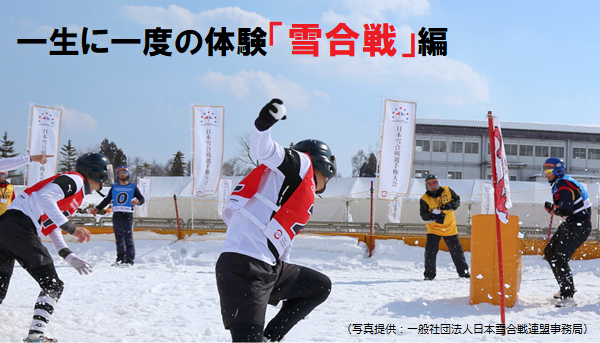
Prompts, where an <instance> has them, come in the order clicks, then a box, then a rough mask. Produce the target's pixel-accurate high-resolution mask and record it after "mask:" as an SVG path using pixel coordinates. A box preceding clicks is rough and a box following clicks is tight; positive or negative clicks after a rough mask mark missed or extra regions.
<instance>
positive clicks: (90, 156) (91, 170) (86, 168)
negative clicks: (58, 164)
mask: <svg viewBox="0 0 600 343" xmlns="http://www.w3.org/2000/svg"><path fill="white" fill-rule="evenodd" d="M109 164H110V161H109V160H108V158H107V157H106V156H104V155H102V154H99V153H97V152H88V153H87V154H85V155H82V156H81V157H79V158H78V159H77V162H76V163H75V171H76V172H78V173H79V174H81V175H83V176H84V177H87V178H90V179H92V180H94V181H96V182H98V183H99V184H101V185H102V184H103V183H104V182H105V181H106V180H108V173H107V171H106V167H107V166H108V165H109Z"/></svg>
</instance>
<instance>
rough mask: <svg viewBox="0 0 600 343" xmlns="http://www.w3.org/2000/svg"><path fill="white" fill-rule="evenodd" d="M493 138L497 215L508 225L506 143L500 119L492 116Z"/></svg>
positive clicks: (491, 140) (508, 202) (508, 195)
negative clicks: (503, 138)
mask: <svg viewBox="0 0 600 343" xmlns="http://www.w3.org/2000/svg"><path fill="white" fill-rule="evenodd" d="M491 132H492V137H490V142H491V148H493V149H492V151H493V156H491V158H493V159H494V160H495V162H494V163H495V166H496V170H492V172H493V173H494V174H495V175H496V180H497V183H496V187H495V189H494V194H495V198H496V213H497V214H498V217H499V218H500V221H501V222H503V223H504V224H506V223H508V215H509V214H508V210H509V209H510V208H511V207H512V202H511V201H510V187H509V179H510V176H509V174H508V163H507V162H506V151H505V150H504V142H503V140H502V129H501V128H500V121H499V120H498V117H493V116H492V130H491Z"/></svg>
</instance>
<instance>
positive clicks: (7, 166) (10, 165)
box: [0, 155, 30, 171]
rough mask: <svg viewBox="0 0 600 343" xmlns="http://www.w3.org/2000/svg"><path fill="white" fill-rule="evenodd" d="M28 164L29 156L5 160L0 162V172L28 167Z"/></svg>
mask: <svg viewBox="0 0 600 343" xmlns="http://www.w3.org/2000/svg"><path fill="white" fill-rule="evenodd" d="M29 162H30V158H29V155H25V156H17V157H11V158H5V159H3V160H0V171H10V170H15V169H17V168H20V167H22V166H24V165H28V164H29Z"/></svg>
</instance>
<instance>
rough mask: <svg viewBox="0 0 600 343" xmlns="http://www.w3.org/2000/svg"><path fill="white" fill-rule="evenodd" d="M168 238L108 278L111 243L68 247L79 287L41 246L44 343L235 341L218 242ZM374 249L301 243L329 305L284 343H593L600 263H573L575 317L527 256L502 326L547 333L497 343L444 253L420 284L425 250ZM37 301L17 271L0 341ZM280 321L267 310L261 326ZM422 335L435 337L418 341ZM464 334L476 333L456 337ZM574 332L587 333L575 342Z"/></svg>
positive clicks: (302, 256) (546, 271) (317, 240)
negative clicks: (55, 292)
mask: <svg viewBox="0 0 600 343" xmlns="http://www.w3.org/2000/svg"><path fill="white" fill-rule="evenodd" d="M168 238H169V237H165V236H161V235H156V234H153V233H137V232H136V248H137V256H138V257H137V258H136V265H135V266H133V267H131V268H117V267H111V266H110V264H111V263H112V261H113V260H114V257H115V247H114V242H113V241H110V240H109V239H111V235H96V236H94V237H93V240H92V242H89V243H85V244H78V243H73V242H70V243H69V245H70V246H71V249H72V250H74V251H75V252H76V253H77V254H78V255H80V256H81V257H83V258H84V259H86V260H88V261H89V262H91V263H92V264H93V265H94V272H93V273H92V274H90V275H87V276H85V275H84V276H80V275H79V274H78V273H77V272H76V271H75V270H74V269H72V268H71V267H69V266H68V265H67V264H66V262H64V261H63V260H62V259H60V258H59V257H58V255H57V254H56V253H55V252H54V248H53V247H51V245H50V244H47V246H48V247H49V251H50V252H51V253H52V254H53V257H54V258H55V261H56V266H57V270H58V273H59V276H60V277H61V279H62V280H63V281H64V282H65V291H64V293H63V296H62V298H61V299H60V301H59V303H58V305H57V308H56V311H55V313H54V315H53V317H52V320H51V322H50V324H49V326H48V329H47V331H46V334H47V335H48V336H49V337H54V338H57V339H59V341H61V342H167V341H176V342H196V341H200V342H209V341H210V342H225V341H230V337H231V336H230V335H229V332H228V331H226V330H225V329H224V328H223V326H222V322H221V317H220V310H219V297H218V294H217V289H216V285H215V276H214V265H215V261H216V260H217V257H218V255H219V252H220V249H221V246H222V244H223V238H224V236H223V235H222V234H218V235H208V236H200V237H192V239H191V240H187V241H178V242H173V241H169V240H168ZM376 244H377V248H376V250H375V252H374V255H373V257H371V258H369V257H366V255H365V247H364V245H363V244H357V240H356V239H354V238H350V237H325V236H311V235H300V236H298V237H297V238H296V240H295V246H294V250H293V252H292V259H293V262H294V263H297V264H301V265H305V266H309V267H311V268H314V269H316V270H319V271H321V272H323V273H325V274H327V275H328V276H329V277H330V278H331V279H332V281H333V289H332V293H331V296H330V297H329V299H328V300H327V301H326V302H325V303H323V304H322V305H321V306H320V307H318V308H317V309H316V310H315V311H313V313H311V314H310V315H309V317H308V318H307V319H306V320H303V321H301V322H300V323H299V324H298V325H297V326H296V327H295V328H294V329H292V331H291V332H290V333H289V334H288V335H287V336H286V338H285V341H286V342H305V341H332V342H341V341H349V342H425V341H427V342H432V341H434V342H435V341H456V342H463V341H501V342H504V341H528V342H530V341H535V342H558V341H561V342H572V341H599V340H600V287H599V286H600V260H587V261H572V262H571V267H572V268H573V271H574V275H575V284H576V287H577V289H578V292H577V294H576V299H577V301H578V303H579V306H578V307H574V308H564V309H558V308H555V307H554V306H552V305H551V301H552V294H554V293H555V292H556V291H557V290H558V286H557V284H556V281H555V280H554V277H553V276H552V273H551V271H550V268H549V267H548V265H547V263H546V261H544V260H542V257H541V256H523V276H522V284H521V291H520V293H519V300H518V301H517V304H516V306H515V307H513V308H507V310H506V321H507V326H508V325H511V324H512V325H514V327H515V330H517V328H519V331H520V332H524V331H525V330H528V331H527V332H529V330H532V329H533V330H535V329H536V328H537V329H538V331H537V332H543V331H542V330H545V329H546V328H547V329H548V331H547V332H548V333H533V334H532V333H512V331H510V332H509V333H508V334H507V335H506V336H504V337H503V336H502V335H498V334H496V333H489V332H488V333H479V332H485V331H486V330H487V329H488V328H492V329H495V327H496V324H497V323H499V322H500V310H499V307H497V306H493V305H490V304H479V305H470V304H469V281H468V280H465V279H459V278H458V276H457V275H456V273H455V271H454V265H453V264H452V261H451V259H450V256H449V254H448V253H446V252H442V251H440V253H439V255H438V277H437V278H436V280H435V281H432V282H425V281H423V280H422V273H423V248H419V247H412V246H407V245H405V244H404V243H403V242H402V241H396V240H381V241H377V242H376ZM466 254H467V260H468V261H469V260H470V254H469V253H466ZM38 293H39V288H38V286H37V284H36V283H35V281H34V280H33V279H32V278H31V277H30V276H29V275H28V274H27V273H26V272H25V271H24V270H23V269H22V268H21V267H20V266H18V265H17V266H16V268H15V272H14V275H13V278H12V281H11V285H10V288H9V291H8V296H7V298H6V299H5V301H4V303H3V304H1V305H0V341H2V342H20V341H21V340H22V339H23V338H24V337H25V335H26V333H27V330H28V328H29V325H30V322H31V316H32V312H33V303H34V301H35V299H36V297H37V294H38ZM277 310H278V308H276V307H269V309H268V312H267V317H268V318H271V317H272V316H273V315H274V314H275V313H276V311H277ZM353 324H356V325H353ZM369 324H370V325H369ZM555 324H557V325H559V326H556V325H555ZM420 325H427V327H429V328H433V330H432V331H427V332H428V333H424V332H423V330H421V333H420V332H419V330H418V328H419V326H420ZM436 325H437V327H438V328H437V330H436V329H435V326H436ZM524 325H526V326H524ZM459 326H460V329H459ZM467 326H468V330H469V331H470V332H471V333H469V332H468V331H467V332H466V333H464V334H463V333H462V332H464V331H466V330H467ZM580 326H581V328H582V330H584V331H586V333H585V334H573V332H574V331H577V330H578V328H579V327H580ZM422 327H423V326H422ZM369 328H372V329H373V331H372V332H378V331H379V333H371V331H370V330H369ZM394 328H395V330H392V329H394ZM358 329H360V330H361V331H360V333H359V331H358ZM365 329H367V332H366V333H365V331H364V330H365ZM557 329H560V331H559V332H557V333H556V330H557ZM569 329H570V332H571V333H567V332H569ZM574 329H575V330H574ZM477 330H481V331H477ZM459 331H460V332H461V334H457V332H459ZM519 331H517V332H519ZM432 332H437V333H432ZM442 332H444V333H443V334H442Z"/></svg>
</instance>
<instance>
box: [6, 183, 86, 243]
mask: <svg viewBox="0 0 600 343" xmlns="http://www.w3.org/2000/svg"><path fill="white" fill-rule="evenodd" d="M34 187H35V185H34V186H32V187H30V188H29V189H32V188H34ZM85 191H88V190H87V189H86V187H85V179H84V178H83V177H81V176H80V175H79V174H63V175H61V176H59V177H58V178H56V179H54V181H53V182H49V183H47V184H46V185H44V186H43V187H42V188H40V189H38V190H35V191H33V192H31V194H27V190H26V191H25V192H21V193H20V194H19V195H18V196H17V197H16V198H15V200H14V201H13V202H12V203H11V204H10V205H9V206H8V209H9V210H10V209H14V210H19V211H21V212H23V213H24V214H25V215H27V216H28V217H29V218H30V219H31V221H32V222H33V224H34V225H35V227H36V229H37V232H38V236H40V238H44V234H43V233H42V225H41V224H40V222H39V219H40V217H41V216H42V215H43V214H46V215H47V216H48V218H49V219H50V220H52V222H53V223H54V224H56V229H54V230H53V231H52V232H50V233H49V234H48V236H49V237H50V239H51V240H52V243H53V244H54V247H55V248H56V251H57V252H58V251H60V250H61V249H63V248H67V247H68V246H67V243H65V240H64V239H63V235H62V233H61V228H63V229H65V227H67V226H70V227H72V228H74V226H73V224H71V223H70V222H69V219H68V218H67V217H66V216H65V215H64V214H63V212H62V211H61V210H60V209H59V207H58V205H57V203H58V201H60V200H62V199H64V198H66V197H68V196H72V195H74V194H77V193H78V192H85ZM67 231H69V230H68V228H67Z"/></svg>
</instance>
